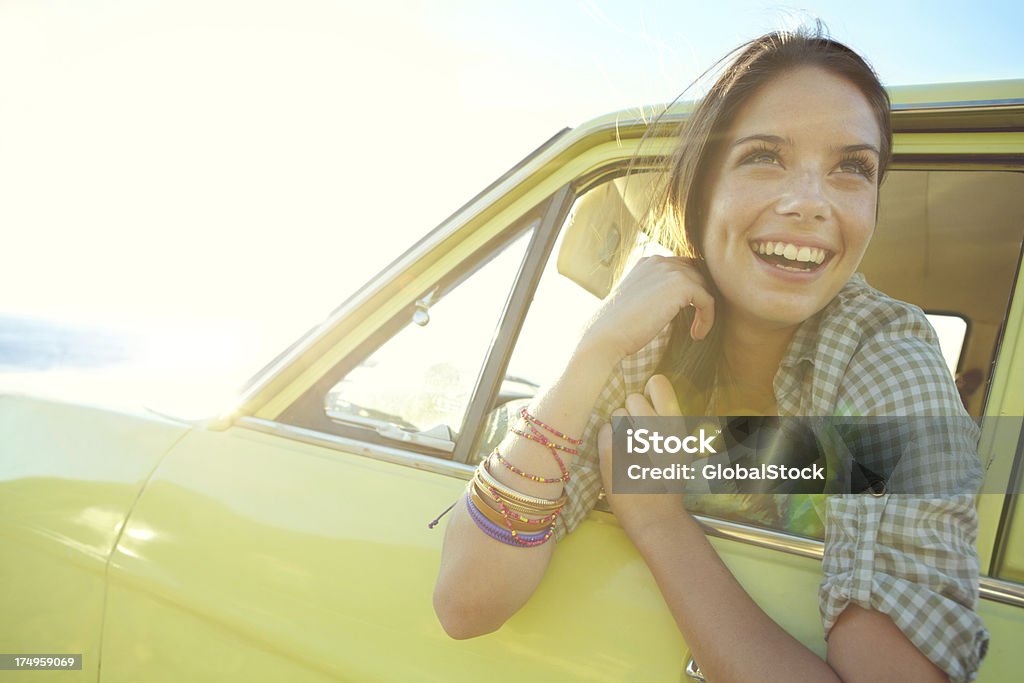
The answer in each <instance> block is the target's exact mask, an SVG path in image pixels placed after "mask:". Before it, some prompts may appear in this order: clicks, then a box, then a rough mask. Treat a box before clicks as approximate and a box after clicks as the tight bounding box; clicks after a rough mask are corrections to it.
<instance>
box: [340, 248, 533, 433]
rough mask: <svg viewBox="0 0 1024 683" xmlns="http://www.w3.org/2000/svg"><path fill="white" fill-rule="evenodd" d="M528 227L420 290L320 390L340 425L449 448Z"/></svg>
mask: <svg viewBox="0 0 1024 683" xmlns="http://www.w3.org/2000/svg"><path fill="white" fill-rule="evenodd" d="M531 234H532V230H529V231H527V232H525V233H523V234H521V235H520V236H519V237H517V238H516V239H515V240H514V241H512V242H511V243H510V244H507V245H506V246H505V247H504V248H502V249H501V250H500V251H497V252H495V253H493V254H492V255H490V257H489V258H488V259H487V260H486V261H485V262H483V263H480V264H478V265H477V266H476V268H475V270H473V271H472V272H471V273H470V274H469V275H468V277H465V278H464V279H462V280H461V282H459V283H458V284H457V285H455V286H454V287H452V288H451V289H449V290H448V291H442V289H441V287H440V286H439V287H438V288H437V289H433V290H431V291H428V292H426V293H425V294H424V295H423V296H422V297H420V298H419V299H418V300H417V304H416V306H415V307H414V310H413V311H412V313H411V314H410V315H409V316H408V318H407V320H406V321H405V322H404V324H403V325H402V326H401V327H400V329H398V331H397V332H395V333H394V334H393V336H391V338H390V339H388V340H387V341H386V342H384V343H383V344H381V345H380V346H379V347H378V348H377V349H376V350H375V351H373V353H371V354H370V355H369V356H367V357H366V358H365V359H363V360H362V361H361V362H360V363H359V364H358V365H357V366H356V367H354V368H352V369H351V370H350V371H349V372H347V373H346V374H345V375H344V376H343V377H342V378H341V379H340V381H338V382H337V383H336V384H334V385H333V386H332V387H331V388H330V389H329V390H328V391H327V393H326V396H325V398H324V403H323V410H324V413H325V414H326V415H327V417H328V418H329V419H330V420H331V421H332V422H334V423H335V424H336V425H338V426H340V427H343V428H344V427H350V428H363V429H366V430H370V431H372V432H374V433H376V435H377V436H379V437H382V438H384V439H390V440H393V441H395V442H405V443H407V444H408V445H410V446H413V447H416V446H424V447H427V448H430V449H437V450H442V451H449V452H450V451H451V450H452V447H453V445H454V441H455V438H456V436H457V435H458V432H459V430H460V429H461V425H462V421H463V418H464V416H465V414H466V409H467V407H468V405H469V400H470V396H471V394H472V392H473V387H474V384H475V382H476V380H477V376H478V374H479V372H480V368H481V365H482V364H483V360H484V357H485V356H486V354H487V350H488V347H489V346H490V342H491V339H492V337H493V335H494V333H495V329H496V327H497V323H498V320H499V317H500V315H501V312H502V309H503V307H504V304H505V300H506V299H507V298H508V295H509V291H510V288H511V286H512V284H513V282H514V280H515V276H516V273H517V271H518V269H519V266H520V264H521V263H522V260H523V256H524V254H525V252H526V247H527V245H528V243H529V237H530V235H531Z"/></svg>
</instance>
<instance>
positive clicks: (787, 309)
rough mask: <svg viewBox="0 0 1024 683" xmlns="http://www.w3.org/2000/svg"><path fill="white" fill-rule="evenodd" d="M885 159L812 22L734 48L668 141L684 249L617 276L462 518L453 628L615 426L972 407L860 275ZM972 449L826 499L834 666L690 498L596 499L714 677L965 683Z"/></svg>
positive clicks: (857, 77) (511, 570)
mask: <svg viewBox="0 0 1024 683" xmlns="http://www.w3.org/2000/svg"><path fill="white" fill-rule="evenodd" d="M891 147H892V131H891V126H890V123H889V101H888V97H887V95H886V93H885V91H884V89H883V88H882V86H881V84H880V83H879V82H878V79H877V77H876V76H875V74H874V72H873V71H872V70H871V68H870V67H869V66H868V65H867V64H866V63H865V62H864V60H863V59H861V58H860V57H859V56H858V55H857V54H856V53H854V52H853V51H851V50H850V49H849V48H847V47H845V46H843V45H841V44H839V43H837V42H835V41H832V40H831V39H828V38H826V37H824V36H822V35H820V32H819V33H813V34H812V33H810V32H807V31H802V32H796V33H772V34H768V35H766V36H763V37H761V38H758V39H756V40H754V41H751V42H750V43H748V44H747V45H745V46H744V47H742V48H741V49H740V50H739V51H738V53H737V56H736V58H735V59H734V61H733V62H732V63H731V65H730V66H729V67H728V68H726V69H725V71H724V73H723V74H722V75H721V76H720V77H719V78H718V80H717V81H716V83H715V84H714V86H713V87H712V88H711V90H710V91H709V93H708V95H707V96H706V97H705V98H704V99H703V100H702V102H701V103H700V104H699V106H698V107H697V109H696V110H695V111H694V113H693V115H692V116H691V117H690V118H689V120H688V121H687V123H686V126H685V127H684V129H683V132H682V133H681V137H680V142H679V146H678V151H677V153H676V154H675V155H674V157H673V159H672V160H671V162H670V167H669V169H668V173H667V174H666V183H665V192H664V200H663V201H662V202H661V206H660V208H661V210H660V211H659V212H658V215H659V217H660V220H659V224H658V225H657V226H652V227H651V228H650V229H652V230H655V231H656V232H658V233H659V235H660V239H661V241H662V242H663V243H664V244H667V245H669V246H670V247H671V248H672V249H673V251H674V252H675V253H676V254H678V256H676V257H652V258H648V259H645V260H643V261H641V262H640V263H639V264H638V265H637V266H636V267H635V268H634V269H633V270H632V271H631V272H630V273H629V275H628V276H627V277H625V278H624V279H623V280H622V281H621V282H620V283H619V286H618V287H617V288H616V290H615V291H614V292H613V293H612V295H610V296H609V297H608V299H607V300H606V301H605V303H604V304H603V306H602V308H601V310H600V311H599V312H598V314H597V315H596V316H595V318H594V319H593V321H592V322H591V324H590V325H589V327H588V329H587V330H586V332H585V334H584V335H583V337H582V339H581V341H580V342H579V345H578V346H577V348H576V351H575V353H574V355H573V356H572V358H571V360H570V361H569V363H568V365H567V367H566V368H565V371H564V372H563V374H562V375H561V378H560V379H559V380H558V381H556V382H555V383H554V385H553V386H551V387H549V388H548V389H547V391H546V392H544V393H543V395H542V396H541V397H540V398H539V399H538V400H537V401H535V403H534V405H533V406H532V407H531V409H530V410H529V411H524V413H523V414H522V421H521V422H520V423H519V424H518V426H517V427H516V428H515V429H514V430H513V431H512V433H510V435H509V438H507V439H506V440H505V441H504V442H503V444H502V445H501V447H500V448H499V449H498V450H497V452H496V453H495V454H493V455H492V456H491V457H490V458H488V459H487V461H485V463H484V464H482V465H481V467H480V468H479V469H478V474H477V476H475V477H474V480H473V482H471V486H470V489H469V491H468V493H467V497H466V501H465V504H464V505H458V506H456V510H455V513H454V516H453V518H452V519H451V521H450V523H449V526H448V530H447V534H446V538H445V544H444V551H443V558H442V565H441V571H440V574H439V577H438V582H437V586H436V589H435V595H434V604H435V609H436V611H437V614H438V616H439V618H440V620H441V623H442V625H443V626H444V628H445V629H446V630H447V632H448V633H449V634H450V635H451V636H453V637H455V638H467V637H472V636H475V635H480V634H484V633H488V632H491V631H494V630H496V629H497V628H499V627H500V626H501V624H502V623H504V621H505V620H506V619H508V618H509V617H510V616H511V615H512V614H514V613H515V612H516V611H517V610H518V609H519V608H520V607H521V606H522V605H523V604H524V603H525V602H526V600H527V599H529V597H530V595H531V594H532V593H533V591H534V590H535V589H536V587H537V585H538V583H539V582H540V580H541V578H542V577H543V575H544V571H545V568H546V566H547V563H548V561H549V559H550V557H551V554H552V553H553V552H554V547H555V544H554V543H553V542H547V541H549V539H551V538H552V537H553V536H554V537H557V535H558V534H564V533H566V532H568V531H571V530H572V529H573V528H574V527H575V526H576V525H577V524H578V523H579V521H580V520H581V519H582V518H583V517H584V516H585V515H586V514H587V512H588V511H589V510H590V508H591V507H592V506H593V502H594V500H595V499H596V496H597V493H598V491H599V490H600V488H601V485H602V483H603V484H604V486H605V489H606V490H609V491H610V489H611V487H610V456H611V428H610V426H609V425H608V419H609V416H610V415H611V416H615V415H632V416H648V415H659V416H665V415H682V414H688V415H693V414H707V415H729V414H742V413H748V414H749V413H758V414H765V415H776V414H777V415H835V414H840V413H841V414H855V415H876V416H879V415H881V416H884V415H896V416H909V415H949V416H962V415H964V413H963V410H962V406H961V403H960V400H959V398H958V395H957V391H956V387H955V385H954V383H953V380H952V378H951V377H950V376H949V373H948V371H947V370H946V367H945V364H944V362H943V360H942V356H941V354H940V353H939V350H938V347H937V342H936V340H935V336H934V333H933V332H931V329H930V327H929V325H928V323H927V320H926V319H925V318H924V316H923V314H921V312H920V310H919V309H917V308H915V307H912V306H910V305H908V304H904V303H902V302H898V301H895V300H893V299H890V298H888V297H886V296H884V295H883V294H881V293H879V292H877V291H876V290H873V289H871V288H870V287H869V286H868V285H867V284H866V283H865V282H864V280H863V278H861V277H860V276H859V275H857V274H856V271H857V268H858V265H859V264H860V261H861V259H862V257H863V256H864V252H865V250H866V249H867V247H868V244H869V242H870V240H871V236H872V232H873V230H874V227H875V221H876V215H877V206H878V189H879V185H880V183H881V181H882V178H883V177H884V174H885V169H886V166H887V164H888V162H889V158H890V155H891ZM680 406H684V407H685V408H686V410H685V412H684V411H683V409H682V408H681V407H680ZM578 434H582V435H583V438H582V439H580V440H576V439H574V438H573V437H572V436H571V435H578ZM974 436H976V434H970V433H968V434H965V435H964V436H963V439H962V441H963V443H961V444H958V446H957V447H958V448H959V451H958V452H961V453H965V454H966V455H965V457H962V458H960V459H959V460H957V461H956V462H954V464H953V466H952V467H951V468H950V472H949V474H948V476H947V477H946V479H945V480H944V481H943V483H942V484H943V485H942V487H941V488H942V491H941V493H942V494H943V495H942V496H941V497H921V496H914V497H911V496H895V495H889V494H882V495H876V496H870V495H856V496H834V497H830V498H829V499H828V501H827V533H826V543H825V544H826V548H825V558H824V562H823V571H824V574H825V577H824V581H823V584H822V588H821V591H820V594H819V600H820V605H821V612H822V617H823V623H824V627H825V635H826V638H827V639H828V658H827V661H822V660H821V659H820V658H819V657H817V656H816V655H815V654H814V653H812V652H811V651H810V650H808V649H806V648H805V647H804V646H803V645H801V644H800V643H799V642H798V641H797V640H795V639H794V638H792V637H791V636H790V635H789V634H787V633H786V632H785V631H783V630H782V629H781V628H780V627H779V626H778V625H777V624H776V623H775V622H773V621H772V620H771V619H770V618H769V617H768V616H767V615H766V614H764V613H763V612H762V611H761V610H760V609H759V608H758V606H757V605H756V604H755V603H754V602H753V601H752V600H751V599H750V597H749V596H748V595H747V594H746V593H745V591H744V590H743V588H742V587H741V586H740V585H739V583H738V582H737V581H736V580H735V579H734V578H733V577H732V575H731V574H730V573H729V571H728V569H727V568H726V566H725V565H724V564H723V563H722V562H721V560H720V559H719V558H718V556H717V554H716V553H715V551H714V549H713V548H712V546H711V545H710V544H709V543H708V542H707V541H706V539H705V537H704V534H703V532H702V531H701V529H700V527H699V526H698V524H697V523H696V522H695V520H694V519H693V517H692V516H691V514H690V512H688V510H687V507H690V508H693V507H695V506H696V507H699V505H697V501H691V500H685V499H682V496H674V495H623V494H615V495H612V494H609V502H610V504H611V506H612V508H613V510H614V512H615V514H616V516H617V518H618V520H619V523H620V524H621V526H622V528H623V529H624V530H625V532H626V534H627V535H628V536H629V537H630V539H631V540H632V541H633V543H634V544H635V545H636V547H637V549H638V550H639V552H640V553H641V555H642V556H643V558H644V559H645V561H646V562H647V564H648V566H649V567H650V569H651V571H652V573H653V575H654V577H655V579H656V580H657V582H658V585H659V587H660V589H661V591H662V594H663V595H664V597H665V600H666V602H667V604H668V607H669V608H670V610H671V611H672V614H673V615H674V617H675V619H676V622H677V624H678V626H679V628H680V630H681V632H682V635H683V637H684V638H685V640H686V642H687V644H688V645H689V646H690V648H691V650H692V652H693V654H694V657H695V658H696V660H697V661H698V662H699V663H700V665H701V668H702V670H703V672H704V674H705V676H707V678H708V680H709V681H715V682H716V683H720V682H723V681H754V680H756V681H775V680H778V681H786V682H787V683H791V682H793V681H885V680H900V681H908V680H912V681H944V680H947V677H948V678H951V679H953V680H957V681H960V680H965V681H966V680H971V679H972V678H973V676H974V674H975V672H976V670H977V667H978V665H979V663H980V659H981V657H982V656H983V655H984V649H985V647H986V645H987V634H986V632H985V629H984V626H983V625H982V624H981V621H980V620H979V619H978V617H977V615H976V614H975V613H974V611H973V608H974V604H975V602H976V600H977V593H978V571H979V568H978V559H977V555H976V551H975V549H974V547H973V543H974V539H975V535H976V527H977V519H976V516H975V512H974V505H973V494H974V493H975V492H976V490H977V487H978V484H979V483H980V466H979V464H978V462H977V458H976V455H973V456H972V453H973V448H974V444H973V443H972V439H973V437H974ZM480 566H487V567H488V568H489V569H488V572H486V574H485V573H482V572H479V571H478V568H479V567H480ZM723 633H728V634H729V638H728V639H722V638H720V637H716V636H720V635H721V634H723ZM736 642H741V643H743V647H741V648H736V647H732V645H731V644H732V643H736ZM868 653H870V654H868Z"/></svg>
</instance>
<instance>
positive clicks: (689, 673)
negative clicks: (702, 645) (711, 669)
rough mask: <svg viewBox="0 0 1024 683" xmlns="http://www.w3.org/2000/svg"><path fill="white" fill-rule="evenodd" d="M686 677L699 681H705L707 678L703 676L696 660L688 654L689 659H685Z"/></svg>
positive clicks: (705, 682) (703, 682)
mask: <svg viewBox="0 0 1024 683" xmlns="http://www.w3.org/2000/svg"><path fill="white" fill-rule="evenodd" d="M685 673H686V677H687V678H688V679H690V680H691V681H701V683H707V679H706V678H704V672H702V671H701V670H700V667H699V666H697V661H696V660H695V659H694V658H693V655H690V657H689V659H687V660H686V671H685Z"/></svg>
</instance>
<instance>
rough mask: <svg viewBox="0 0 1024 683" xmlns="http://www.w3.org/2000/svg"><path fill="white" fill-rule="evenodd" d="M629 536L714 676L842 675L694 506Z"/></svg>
mask: <svg viewBox="0 0 1024 683" xmlns="http://www.w3.org/2000/svg"><path fill="white" fill-rule="evenodd" d="M631 536H632V538H633V542H634V544H635V545H636V546H637V549H638V550H639V551H640V554H641V555H642V556H643V558H644V560H645V561H646V562H647V565H648V567H650V570H651V573H652V574H653V575H654V578H655V580H656V581H657V583H658V587H659V588H660V589H661V593H662V595H663V596H664V598H665V601H666V603H667V604H668V606H669V609H670V610H671V612H672V615H673V617H675V620H676V623H677V624H678V626H679V630H680V631H681V632H682V634H683V638H684V639H685V640H686V643H687V644H688V645H689V647H690V650H691V652H692V653H693V656H694V659H696V660H697V663H698V664H699V665H700V667H701V670H702V671H703V672H704V675H705V676H706V677H707V679H708V681H712V682H713V683H730V682H732V681H744V682H745V681H764V682H766V683H767V682H769V681H780V682H783V681H784V682H785V683H794V682H796V681H815V682H818V681H835V682H837V683H838V682H839V681H840V678H839V677H838V676H837V675H836V673H835V671H833V669H832V668H831V667H830V666H829V665H828V664H827V663H826V662H825V661H823V660H822V659H821V658H820V657H818V656H817V655H816V654H815V653H813V652H812V651H810V650H808V649H807V648H806V647H804V646H803V645H802V644H801V643H800V642H799V641H798V640H796V639H795V638H793V637H792V636H791V635H789V634H788V633H787V632H786V631H785V630H784V629H783V628H782V627H781V626H779V625H778V624H776V623H775V622H774V621H772V619H771V618H770V617H769V616H768V615H767V614H765V613H764V612H763V611H762V610H761V608H760V607H758V606H757V604H756V603H755V602H754V601H753V600H752V599H751V597H750V596H749V595H748V594H747V593H746V591H745V590H743V587H742V586H741V585H740V584H739V582H738V581H736V579H735V578H734V577H733V575H732V573H731V572H730V571H729V569H728V567H726V566H725V564H724V563H723V562H722V560H721V559H720V558H719V557H718V553H716V552H715V549H714V548H713V547H712V546H711V544H710V543H709V542H708V540H707V539H706V538H705V536H704V532H703V530H702V529H701V528H700V526H699V525H698V524H697V522H696V520H694V519H693V517H692V516H690V514H689V513H687V512H685V511H682V512H681V513H680V514H679V515H678V516H676V517H672V518H669V519H664V520H662V521H661V522H660V523H659V524H657V525H655V526H650V527H647V528H644V529H642V530H639V531H636V532H634V533H633V534H632V535H631ZM737 644H739V646H738V647H737Z"/></svg>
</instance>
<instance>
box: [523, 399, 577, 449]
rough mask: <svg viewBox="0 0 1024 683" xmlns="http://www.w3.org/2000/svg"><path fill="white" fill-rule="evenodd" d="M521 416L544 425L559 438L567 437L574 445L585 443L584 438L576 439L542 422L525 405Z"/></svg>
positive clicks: (544, 427) (532, 422)
mask: <svg viewBox="0 0 1024 683" xmlns="http://www.w3.org/2000/svg"><path fill="white" fill-rule="evenodd" d="M519 417H521V418H523V419H524V420H526V421H527V422H529V423H531V424H535V425H537V426H539V427H542V428H543V429H544V430H545V431H547V432H548V433H549V434H552V435H554V436H557V437H558V438H559V439H565V440H566V441H568V442H569V443H571V444H572V445H573V446H579V445H580V444H581V443H583V439H574V438H572V437H571V436H569V435H568V434H563V433H562V432H560V431H558V430H557V429H555V428H554V427H552V426H550V425H547V424H545V423H543V422H541V421H540V420H538V419H537V418H536V417H534V416H533V415H531V414H530V411H528V410H527V409H526V408H525V407H524V408H523V409H522V410H520V411H519Z"/></svg>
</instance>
